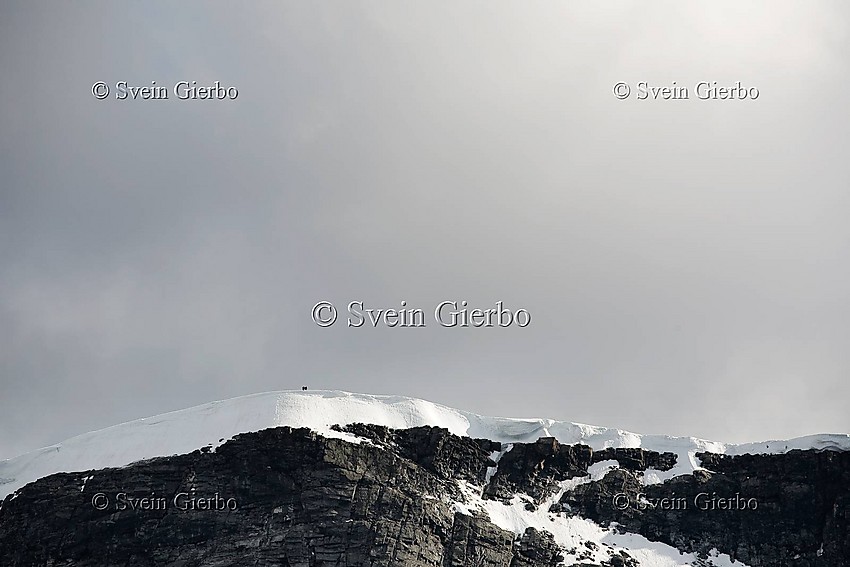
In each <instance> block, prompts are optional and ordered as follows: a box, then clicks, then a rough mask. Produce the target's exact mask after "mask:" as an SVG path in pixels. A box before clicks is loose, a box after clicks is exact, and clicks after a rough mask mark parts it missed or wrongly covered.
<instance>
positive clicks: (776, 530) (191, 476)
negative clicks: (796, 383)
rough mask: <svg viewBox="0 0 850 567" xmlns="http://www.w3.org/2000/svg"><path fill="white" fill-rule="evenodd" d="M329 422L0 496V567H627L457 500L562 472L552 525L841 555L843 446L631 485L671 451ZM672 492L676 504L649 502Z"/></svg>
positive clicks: (539, 494)
mask: <svg viewBox="0 0 850 567" xmlns="http://www.w3.org/2000/svg"><path fill="white" fill-rule="evenodd" d="M338 430H339V431H345V432H347V433H349V434H351V435H354V436H356V437H357V438H358V439H354V438H352V440H354V441H360V442H359V443H358V442H351V441H349V440H346V439H335V438H325V437H322V436H320V435H317V434H316V433H314V432H311V431H310V430H307V429H291V428H288V427H280V428H274V429H268V430H264V431H259V432H256V433H249V434H243V435H238V436H236V437H235V438H233V439H232V440H230V441H228V442H227V443H225V444H223V445H221V446H220V447H218V448H216V450H214V451H213V450H211V449H209V448H206V449H204V450H198V451H195V452H193V453H190V454H187V455H178V456H172V457H162V458H157V459H152V460H148V461H143V462H139V463H135V464H133V465H130V466H127V467H123V468H117V469H104V470H99V471H83V472H78V473H61V474H55V475H51V476H49V477H45V478H43V479H40V480H38V481H36V482H34V483H31V484H29V485H27V486H25V487H24V488H23V489H21V490H20V491H18V493H16V494H15V495H13V496H9V497H7V498H6V499H5V500H4V501H3V502H2V507H0V563H2V565H4V566H6V565H8V566H10V567H16V566H24V565H26V566H32V565H45V566H48V565H49V566H58V565H75V566H91V567H94V566H113V565H127V566H148V565H150V566H153V565H180V566H184V567H189V566H201V565H203V566H225V565H234V566H236V565H240V566H241V565H278V566H288V567H302V566H303V567H311V566H330V565H333V566H346V567H348V566H367V565H368V566H381V565H383V566H408V567H418V566H423V567H424V566H440V567H444V566H485V565H486V566H494V567H495V566H503V567H554V566H556V565H559V564H561V562H562V561H564V560H566V559H567V558H569V560H570V561H573V560H577V561H579V563H575V564H580V565H585V566H596V567H599V566H600V565H603V566H605V567H609V566H610V567H619V566H625V567H636V566H637V565H638V563H637V561H636V560H635V559H634V558H632V557H631V556H630V555H629V554H628V552H627V551H623V550H611V552H610V554H609V555H610V557H609V559H606V560H605V561H604V562H603V563H600V562H599V561H598V560H597V562H595V563H594V562H593V559H592V558H593V557H594V550H595V545H596V544H594V543H593V542H590V541H587V542H585V543H584V544H582V545H581V546H579V547H580V548H582V549H563V548H561V547H560V546H559V545H558V543H557V542H556V540H555V538H554V537H553V535H552V534H551V533H549V532H548V531H545V530H541V529H534V528H527V529H524V530H517V533H514V532H513V531H507V530H505V529H502V528H500V527H498V526H497V525H495V524H494V523H493V522H492V521H491V519H490V518H489V517H488V516H487V515H486V514H484V513H481V512H477V511H475V510H471V509H469V508H464V507H463V506H461V505H459V504H458V503H463V502H465V499H466V498H467V496H465V494H464V490H469V489H470V487H472V488H473V489H475V490H479V494H478V495H477V496H476V497H477V498H485V499H490V500H489V501H490V502H492V503H493V504H497V503H498V502H505V501H509V500H510V499H512V498H513V497H514V496H515V495H516V494H517V493H519V494H524V495H527V497H528V501H529V506H531V507H535V506H537V507H539V506H540V505H541V504H543V503H544V502H546V501H547V499H548V501H549V502H551V499H552V498H554V497H556V496H557V495H558V494H559V493H560V492H561V491H562V490H563V489H562V488H560V487H561V486H566V485H562V481H565V480H570V479H572V480H574V481H575V480H576V479H579V480H578V482H579V484H578V486H575V487H574V488H573V489H572V490H570V491H567V492H565V493H564V494H563V496H562V497H561V498H560V499H559V501H558V502H557V504H556V505H555V506H554V507H553V509H552V510H551V512H552V513H551V514H550V516H551V521H553V522H555V521H557V520H558V518H559V516H561V517H563V516H564V515H567V514H574V515H581V516H584V517H587V518H590V519H592V520H594V521H596V522H598V523H600V524H603V525H610V524H612V523H613V522H617V524H618V525H619V528H618V529H621V530H628V531H632V532H636V533H640V534H643V535H644V536H645V537H647V538H649V539H651V540H655V541H661V542H665V543H667V544H669V545H673V546H675V547H678V548H679V549H681V550H684V551H689V552H690V551H693V552H700V553H707V552H708V551H710V550H711V549H712V548H716V549H717V550H719V551H720V552H723V553H727V554H730V555H731V556H732V557H735V558H738V559H740V560H742V561H745V562H746V563H747V564H749V565H753V566H763V565H770V566H784V565H800V566H804V567H808V566H818V567H827V566H828V567H838V566H844V565H850V546H848V537H849V536H850V533H848V519H850V507H849V506H850V496H848V494H850V492H848V487H850V453H837V452H833V453H817V452H814V451H792V452H790V453H788V454H786V455H762V456H750V455H747V456H742V457H723V456H719V455H711V454H701V455H699V457H700V458H701V459H702V462H703V464H704V466H705V467H706V468H708V469H710V470H711V471H713V472H706V471H697V473H695V474H693V475H687V476H681V477H677V478H675V479H673V480H671V481H668V482H666V483H664V484H657V485H652V486H643V485H642V483H641V480H640V477H639V475H640V471H643V470H645V469H647V468H658V469H665V468H667V469H669V468H670V467H672V466H673V465H674V464H675V456H673V455H671V454H668V453H654V452H651V451H644V450H642V449H606V450H604V451H596V452H594V451H592V450H591V449H590V447H587V446H583V445H573V446H570V445H563V444H560V443H558V442H557V441H556V440H554V439H551V438H544V439H540V440H538V441H537V442H535V443H528V444H523V443H517V444H514V445H513V446H512V447H511V449H510V450H509V451H506V452H504V453H503V454H502V455H501V458H500V459H499V460H498V463H496V462H494V460H493V459H492V458H491V457H492V456H493V455H494V454H499V451H502V450H505V449H507V447H502V446H501V444H499V443H494V442H492V441H488V440H482V439H469V438H464V437H458V436H455V435H452V434H451V433H449V432H448V431H447V430H445V429H440V428H434V427H418V428H413V429H407V430H392V429H388V428H386V427H379V426H372V425H351V426H347V427H344V428H338ZM607 460H616V461H618V462H619V464H620V467H621V468H619V469H615V470H612V471H610V472H608V473H607V475H606V476H605V477H604V478H603V479H602V480H599V481H595V482H590V480H589V478H587V470H588V467H589V466H591V465H592V464H593V463H597V462H600V461H607ZM585 480H586V482H584V481H585ZM459 481H462V482H460V483H459ZM582 482H584V483H583V484H582ZM573 484H574V483H573ZM570 486H572V484H571V485H570ZM475 487H478V488H475ZM701 493H707V494H709V495H710V494H715V501H716V496H718V495H721V496H723V497H727V496H728V497H731V496H732V495H734V494H735V493H739V494H740V496H742V497H744V498H745V500H746V502H747V503H748V506H749V503H750V500H751V499H755V500H756V501H757V507H756V509H746V510H734V511H733V510H722V511H720V510H713V511H712V513H709V512H708V511H705V510H699V509H693V502H694V498H696V497H697V495H699V494H701ZM621 495H622V496H621ZM617 498H620V500H617ZM623 498H624V499H625V500H622V499H623ZM675 498H682V499H684V501H685V502H689V503H690V504H691V508H688V509H677V508H676V507H675V506H673V505H672V504H670V505H661V504H660V503H661V502H662V501H664V499H668V500H670V499H675ZM621 501H624V502H625V503H626V506H625V507H621V506H618V505H617V504H618V502H621ZM670 501H671V502H678V500H670ZM646 502H652V503H654V505H653V506H646V505H645V503H646ZM541 510H542V509H541ZM706 564H707V563H706Z"/></svg>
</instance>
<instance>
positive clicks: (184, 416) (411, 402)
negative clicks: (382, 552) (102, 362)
mask: <svg viewBox="0 0 850 567" xmlns="http://www.w3.org/2000/svg"><path fill="white" fill-rule="evenodd" d="M350 423H368V424H375V425H384V426H387V427H391V428H394V429H406V428H410V427H418V426H422V425H431V426H435V427H443V428H446V429H448V430H449V431H450V432H451V433H453V434H455V435H459V436H467V437H473V438H485V439H491V440H493V441H499V442H502V443H529V442H533V441H535V440H536V439H538V438H540V437H554V438H556V439H557V440H558V441H560V442H561V443H563V444H576V443H582V444H585V445H589V446H590V447H592V448H593V449H595V450H600V449H604V448H606V447H613V448H618V447H641V448H644V449H648V450H652V451H658V452H660V453H663V452H667V451H669V452H672V453H675V454H676V455H677V462H676V466H675V467H674V468H673V469H671V470H669V471H663V472H662V471H650V472H648V473H647V475H646V481H647V482H661V481H663V480H666V479H668V478H672V477H674V476H678V475H681V474H688V473H690V472H692V471H693V470H694V469H696V468H699V467H700V465H699V463H698V462H697V460H696V459H695V457H694V454H695V453H697V452H700V451H708V452H711V453H719V454H728V455H741V454H776V453H784V452H786V451H789V450H791V449H818V450H823V449H840V450H850V434H823V435H811V436H806V437H800V438H796V439H790V440H779V441H777V440H774V441H766V442H759V443H746V444H730V443H720V442H715V441H706V440H703V439H697V438H694V437H669V436H666V435H640V434H637V433H631V432H628V431H623V430H620V429H611V428H606V427H597V426H592V425H584V424H579V423H571V422H567V421H556V420H552V419H539V418H529V419H519V418H504V417H486V416H481V415H477V414H474V413H470V412H466V411H462V410H458V409H453V408H449V407H446V406H443V405H439V404H435V403H432V402H428V401H425V400H420V399H415V398H407V397H401V396H378V395H367V394H354V393H349V392H342V391H322V390H315V391H278V392H266V393H261V394H254V395H249V396H242V397H238V398H232V399H229V400H223V401H216V402H211V403H207V404H203V405H200V406H195V407H192V408H188V409H184V410H179V411H174V412H170V413H165V414H162V415H158V416H154V417H149V418H143V419H138V420H135V421H130V422H127V423H122V424H120V425H115V426H113V427H108V428H106V429H101V430H98V431H93V432H90V433H85V434H83V435H78V436H76V437H72V438H71V439H68V440H67V441H63V442H62V443H58V444H56V445H51V446H49V447H44V448H42V449H38V450H36V451H32V452H30V453H25V454H23V455H20V456H18V457H14V458H12V459H7V460H4V461H0V499H2V498H4V497H5V496H7V495H8V494H11V493H13V492H14V491H16V490H18V489H19V488H21V487H22V486H24V485H25V484H27V483H29V482H32V481H34V480H36V479H38V478H41V477H44V476H46V475H49V474H53V473H57V472H71V471H84V470H91V469H101V468H106V467H120V466H124V465H128V464H130V463H133V462H136V461H140V460H143V459H149V458H152V457H158V456H168V455H177V454H182V453H188V452H191V451H193V450H195V449H198V448H201V447H205V446H213V447H214V446H217V445H218V444H220V443H221V442H223V441H226V440H227V439H229V438H231V437H233V436H234V435H236V434H239V433H247V432H251V431H260V430H262V429H267V428H270V427H278V426H283V425H288V426H291V427H309V428H311V429H313V430H315V431H316V432H318V433H321V434H322V435H324V436H326V437H340V436H343V437H346V438H349V439H351V436H349V435H345V434H342V433H340V432H338V431H335V430H332V429H331V426H332V425H335V424H339V425H347V424H350ZM354 440H356V439H354Z"/></svg>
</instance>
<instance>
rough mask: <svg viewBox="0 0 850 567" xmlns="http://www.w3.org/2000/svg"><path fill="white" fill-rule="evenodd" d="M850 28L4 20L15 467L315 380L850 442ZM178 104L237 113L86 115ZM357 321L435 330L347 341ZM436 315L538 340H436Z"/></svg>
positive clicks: (1, 89) (185, 16)
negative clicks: (404, 307) (226, 96)
mask: <svg viewBox="0 0 850 567" xmlns="http://www.w3.org/2000/svg"><path fill="white" fill-rule="evenodd" d="M849 23H850V4H847V3H846V2H840V1H835V2H805V3H803V2H778V1H770V2H766V1H765V2H748V3H740V2H713V3H710V4H709V3H699V4H697V3H682V2H654V3H643V4H638V3H630V2H608V3H596V2H584V3H577V2H558V3H555V2H551V3H550V2H540V3H526V2H511V3H507V2H490V1H488V2H463V3H455V2H417V3H413V2H382V3H378V2H368V3H353V2H321V3H295V2H288V3H278V2H268V3H244V4H239V5H237V4H233V3H225V2H221V3H204V4H200V3H126V4H125V3H115V2H74V3H65V2H62V3H59V2H30V1H17V0H13V1H5V2H3V3H2V6H0V71H2V78H0V458H8V457H12V456H14V455H16V454H18V453H21V452H24V451H28V450H32V449H35V448H37V447H40V446H43V445H46V444H51V443H55V442H58V441H61V440H62V439H64V438H67V437H70V436H72V435H76V434H79V433H83V432H85V431H89V430H92V429H97V428H101V427H106V426H109V425H112V424H115V423H118V422H123V421H127V420H131V419H135V418H139V417H144V416H149V415H153V414H157V413H162V412H165V411H170V410H175V409H180V408H183V407H187V406H190V405H195V404H199V403H203V402H207V401H210V400H215V399H222V398H229V397H234V396H239V395H243V394H249V393H254V392H259V391H267V390H277V389H291V388H298V387H300V386H301V384H309V385H310V387H311V388H314V389H319V388H329V389H343V390H349V391H356V392H367V393H377V394H400V395H410V396H415V397H421V398H425V399H429V400H432V401H435V402H440V403H444V404H446V405H450V406H454V407H460V408H463V409H467V410H471V411H476V412H478V413H483V414H490V415H509V416H517V417H529V416H540V417H551V418H557V419H567V420H573V421H580V422H586V423H593V424H599V425H608V426H615V427H620V428H624V429H631V430H634V431H639V432H646V433H669V434H675V435H694V436H700V437H706V438H711V439H718V440H724V441H746V440H761V439H766V438H777V437H789V436H797V435H804V434H809V433H815V432H847V431H848V430H850V417H848V416H849V415H850V412H848V409H847V400H848V399H849V398H850V348H849V347H848V345H850V223H849V222H848V216H850V140H848V132H850V110H848V109H849V108H850V106H848V93H850V27H849V26H848V24H849ZM181 80H187V81H192V80H195V81H198V84H201V85H208V84H212V82H213V81H216V80H218V81H221V83H222V84H224V85H233V86H236V87H237V88H238V90H239V96H238V98H237V99H236V100H226V101H201V100H195V101H181V100H176V99H175V98H174V96H173V93H171V98H170V99H169V100H147V101H144V100H136V101H132V100H124V101H122V100H116V99H115V98H114V92H113V94H112V95H111V96H110V97H109V98H107V99H106V100H102V101H101V100H97V99H95V98H94V97H93V96H92V92H91V87H92V84H93V83H94V82H96V81H104V82H106V83H107V84H108V85H110V86H111V87H113V89H114V85H115V83H116V82H118V81H127V82H128V83H129V84H131V85H150V83H151V81H156V82H157V85H164V86H166V87H168V88H169V89H170V88H171V87H172V86H173V85H174V83H176V82H177V81H181ZM619 81H624V82H626V83H627V84H629V85H631V86H632V87H633V89H634V88H635V86H636V84H637V83H638V82H639V81H646V82H648V83H649V84H651V85H656V86H670V85H671V84H672V82H673V81H675V82H676V84H677V85H679V86H687V87H689V88H690V89H691V98H690V99H689V100H667V101H664V100H636V99H635V96H636V93H635V92H634V91H633V93H632V96H631V97H630V98H628V99H626V100H618V99H617V98H615V97H614V95H613V93H612V88H613V86H614V84H615V83H617V82H619ZM699 81H717V82H718V84H719V85H733V84H734V83H735V81H741V82H742V84H744V85H745V86H746V87H756V88H758V89H759V98H758V99H757V100H756V101H720V100H697V99H696V97H695V94H694V93H693V90H692V89H693V86H694V85H695V84H696V83H697V82H699ZM320 300H329V301H333V302H334V303H335V304H336V305H337V307H338V308H339V309H340V311H341V314H340V321H338V322H337V324H335V325H334V326H333V327H330V328H320V327H318V326H317V325H315V324H314V323H313V321H312V320H311V317H310V310H311V308H312V306H313V305H314V304H315V303H316V302H317V301H320ZM353 300H362V301H363V302H364V303H365V304H366V306H367V307H374V308H398V307H399V306H400V302H401V301H402V300H404V301H406V302H407V304H408V306H409V307H419V308H422V309H423V310H424V311H425V312H426V315H427V316H428V320H427V323H428V326H427V327H426V328H395V329H390V328H379V329H372V328H366V327H365V326H364V327H363V328H348V327H346V326H345V321H344V318H345V313H343V311H344V309H345V304H347V303H348V302H349V301H353ZM442 300H457V301H461V300H467V301H468V302H469V303H470V305H472V306H476V307H482V308H488V307H492V306H493V305H494V303H495V302H496V301H499V300H502V301H504V302H505V305H506V306H508V307H511V308H514V309H517V308H520V307H522V308H525V309H527V310H528V311H529V312H531V314H532V318H533V319H532V323H531V324H530V325H529V326H528V327H526V328H523V329H520V328H507V329H500V328H482V329H473V328H465V329H461V328H454V329H450V328H441V327H439V326H437V325H436V324H435V323H434V321H433V319H432V318H431V315H430V312H431V311H432V310H433V308H434V306H435V305H436V304H437V303H438V302H440V301H442Z"/></svg>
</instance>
